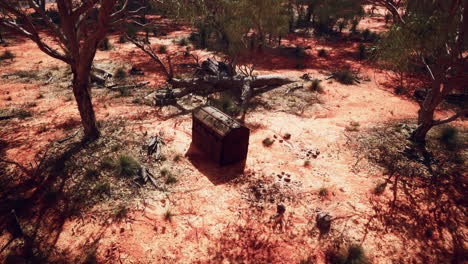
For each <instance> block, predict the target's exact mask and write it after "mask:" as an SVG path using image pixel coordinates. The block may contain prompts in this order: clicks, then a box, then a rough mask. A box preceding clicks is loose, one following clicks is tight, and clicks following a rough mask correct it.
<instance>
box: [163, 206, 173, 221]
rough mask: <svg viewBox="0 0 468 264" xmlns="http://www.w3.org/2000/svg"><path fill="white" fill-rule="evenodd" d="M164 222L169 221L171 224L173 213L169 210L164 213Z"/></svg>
mask: <svg viewBox="0 0 468 264" xmlns="http://www.w3.org/2000/svg"><path fill="white" fill-rule="evenodd" d="M164 220H165V221H168V222H171V221H172V213H171V210H169V209H168V210H167V211H166V212H165V213H164Z"/></svg>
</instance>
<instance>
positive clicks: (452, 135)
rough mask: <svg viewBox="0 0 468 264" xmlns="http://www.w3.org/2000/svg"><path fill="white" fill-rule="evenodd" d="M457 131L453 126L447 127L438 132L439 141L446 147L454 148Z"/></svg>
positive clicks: (456, 140)
mask: <svg viewBox="0 0 468 264" xmlns="http://www.w3.org/2000/svg"><path fill="white" fill-rule="evenodd" d="M458 134H459V133H458V129H457V128H456V127H453V126H447V127H444V128H442V130H441V131H440V136H439V140H440V142H442V143H443V144H445V145H447V146H454V145H455V144H457V142H458V141H459V140H458Z"/></svg>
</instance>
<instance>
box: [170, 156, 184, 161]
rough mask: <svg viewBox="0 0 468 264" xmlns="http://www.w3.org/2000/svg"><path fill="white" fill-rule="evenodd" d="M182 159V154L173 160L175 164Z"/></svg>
mask: <svg viewBox="0 0 468 264" xmlns="http://www.w3.org/2000/svg"><path fill="white" fill-rule="evenodd" d="M181 159H182V156H181V155H180V154H177V155H175V156H174V159H172V160H173V161H174V162H179V161H180V160H181Z"/></svg>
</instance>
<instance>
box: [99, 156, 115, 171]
mask: <svg viewBox="0 0 468 264" xmlns="http://www.w3.org/2000/svg"><path fill="white" fill-rule="evenodd" d="M114 167H115V163H114V160H113V159H112V158H111V157H109V156H105V157H104V158H102V160H101V168H103V169H113V168H114Z"/></svg>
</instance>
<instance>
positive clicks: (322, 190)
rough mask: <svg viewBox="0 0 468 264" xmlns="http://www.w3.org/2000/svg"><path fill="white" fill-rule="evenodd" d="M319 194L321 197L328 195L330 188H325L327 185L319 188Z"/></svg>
mask: <svg viewBox="0 0 468 264" xmlns="http://www.w3.org/2000/svg"><path fill="white" fill-rule="evenodd" d="M318 195H319V196H320V197H326V196H328V189H327V188H325V187H322V188H320V189H319V190H318Z"/></svg>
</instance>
